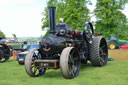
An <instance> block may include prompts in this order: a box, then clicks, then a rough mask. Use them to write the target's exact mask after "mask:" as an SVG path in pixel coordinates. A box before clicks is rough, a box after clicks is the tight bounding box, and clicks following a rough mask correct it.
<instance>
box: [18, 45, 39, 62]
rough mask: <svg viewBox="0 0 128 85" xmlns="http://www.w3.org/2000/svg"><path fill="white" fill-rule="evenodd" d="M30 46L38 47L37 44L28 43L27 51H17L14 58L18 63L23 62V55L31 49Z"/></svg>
mask: <svg viewBox="0 0 128 85" xmlns="http://www.w3.org/2000/svg"><path fill="white" fill-rule="evenodd" d="M32 48H39V44H34V45H30V46H29V48H28V49H27V51H24V52H20V53H18V54H17V57H16V60H17V61H18V63H19V64H24V60H25V57H26V55H27V53H28V51H29V50H31V49H32Z"/></svg>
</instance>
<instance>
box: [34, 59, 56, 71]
mask: <svg viewBox="0 0 128 85" xmlns="http://www.w3.org/2000/svg"><path fill="white" fill-rule="evenodd" d="M33 63H34V67H36V68H54V69H56V68H59V60H35V61H33Z"/></svg>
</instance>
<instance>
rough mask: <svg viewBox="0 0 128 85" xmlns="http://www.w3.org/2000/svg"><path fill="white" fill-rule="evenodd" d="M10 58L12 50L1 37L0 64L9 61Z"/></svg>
mask: <svg viewBox="0 0 128 85" xmlns="http://www.w3.org/2000/svg"><path fill="white" fill-rule="evenodd" d="M9 58H10V49H9V47H8V46H7V45H6V44H4V42H3V41H2V37H1V36H0V63H3V62H6V61H8V59H9Z"/></svg>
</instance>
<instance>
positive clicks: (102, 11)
mask: <svg viewBox="0 0 128 85" xmlns="http://www.w3.org/2000/svg"><path fill="white" fill-rule="evenodd" d="M127 2H128V0H97V3H96V8H95V9H94V11H93V12H91V11H90V10H89V8H88V7H87V6H88V5H91V4H92V3H91V1H90V0H48V2H47V7H45V10H44V13H43V14H44V16H45V17H44V18H43V19H42V22H43V25H42V29H43V30H44V29H45V28H46V27H49V21H48V7H56V8H57V9H56V11H57V13H56V18H57V20H56V22H57V23H59V18H64V22H65V23H67V24H68V25H70V28H71V29H75V30H79V31H83V27H84V23H85V22H87V21H90V20H91V16H90V14H93V15H95V16H96V22H93V25H94V26H95V32H97V33H99V34H100V35H102V36H105V38H107V36H108V35H118V36H119V38H120V39H125V40H128V20H127V18H126V16H125V15H124V14H123V13H122V10H123V9H124V8H125V5H126V4H127ZM48 34H49V33H48V32H47V33H46V35H48Z"/></svg>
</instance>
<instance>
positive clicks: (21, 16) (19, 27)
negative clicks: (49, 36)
mask: <svg viewBox="0 0 128 85" xmlns="http://www.w3.org/2000/svg"><path fill="white" fill-rule="evenodd" d="M8 1H9V2H8ZM10 1H12V2H14V3H13V4H12V2H10ZM18 1H19V2H18ZM40 1H41V3H39V2H40ZM40 1H39V0H38V2H36V0H5V1H4V0H3V1H2V0H0V30H2V31H3V32H4V33H5V34H6V36H7V37H12V34H16V35H17V37H30V36H40V35H41V34H42V35H43V34H44V33H45V32H43V31H42V30H41V26H42V21H41V19H42V17H43V16H42V14H41V13H42V12H43V9H44V6H45V5H46V4H45V1H44V2H42V0H40ZM6 2H7V3H6ZM35 2H36V3H35ZM10 3H11V4H10ZM18 3H19V4H28V7H24V6H22V5H20V6H19V5H15V7H13V6H14V4H18ZM42 3H43V4H42ZM1 4H2V5H1ZM7 4H8V5H7ZM30 4H31V5H30ZM39 5H40V6H39ZM8 6H9V7H8Z"/></svg>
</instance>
